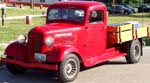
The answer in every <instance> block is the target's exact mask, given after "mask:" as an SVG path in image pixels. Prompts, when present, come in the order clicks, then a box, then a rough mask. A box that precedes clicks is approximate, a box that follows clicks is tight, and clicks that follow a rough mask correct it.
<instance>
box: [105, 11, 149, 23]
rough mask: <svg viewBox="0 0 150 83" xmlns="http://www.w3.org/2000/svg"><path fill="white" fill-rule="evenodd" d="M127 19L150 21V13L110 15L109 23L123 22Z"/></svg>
mask: <svg viewBox="0 0 150 83" xmlns="http://www.w3.org/2000/svg"><path fill="white" fill-rule="evenodd" d="M126 21H139V22H140V23H142V22H149V23H150V13H138V14H131V15H128V16H124V15H109V18H108V23H110V24H111V23H122V22H126Z"/></svg>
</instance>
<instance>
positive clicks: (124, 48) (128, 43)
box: [119, 38, 143, 55]
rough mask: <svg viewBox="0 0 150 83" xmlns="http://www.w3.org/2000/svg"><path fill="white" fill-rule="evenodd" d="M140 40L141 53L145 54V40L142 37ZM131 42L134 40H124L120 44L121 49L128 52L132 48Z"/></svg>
mask: <svg viewBox="0 0 150 83" xmlns="http://www.w3.org/2000/svg"><path fill="white" fill-rule="evenodd" d="M138 40H139V42H140V44H141V55H143V47H142V41H143V40H142V38H139V39H138ZM131 43H132V41H127V42H124V43H122V44H120V45H119V47H120V50H121V51H122V52H128V49H130V45H131Z"/></svg>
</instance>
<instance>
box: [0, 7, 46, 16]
mask: <svg viewBox="0 0 150 83" xmlns="http://www.w3.org/2000/svg"><path fill="white" fill-rule="evenodd" d="M46 10H47V8H45V7H44V8H43V9H42V10H41V9H40V8H39V7H35V9H34V10H33V9H30V7H29V6H25V7H23V8H22V9H20V8H19V7H13V8H7V9H6V16H23V15H30V14H31V15H40V14H42V11H44V12H46ZM0 14H1V10H0Z"/></svg>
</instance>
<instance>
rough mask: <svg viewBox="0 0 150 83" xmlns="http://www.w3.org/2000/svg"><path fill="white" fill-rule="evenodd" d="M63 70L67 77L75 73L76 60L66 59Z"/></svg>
mask: <svg viewBox="0 0 150 83" xmlns="http://www.w3.org/2000/svg"><path fill="white" fill-rule="evenodd" d="M64 71H65V75H66V76H67V77H68V78H72V77H74V76H75V75H76V73H77V62H76V61H75V60H74V59H70V60H68V61H67V62H66V65H65V69H64Z"/></svg>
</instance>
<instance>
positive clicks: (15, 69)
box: [6, 63, 27, 75]
mask: <svg viewBox="0 0 150 83" xmlns="http://www.w3.org/2000/svg"><path fill="white" fill-rule="evenodd" d="M6 67H7V69H8V71H9V72H10V73H12V74H14V75H18V74H23V73H24V72H25V71H26V70H27V69H26V68H23V67H21V66H17V65H14V64H9V63H6Z"/></svg>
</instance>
